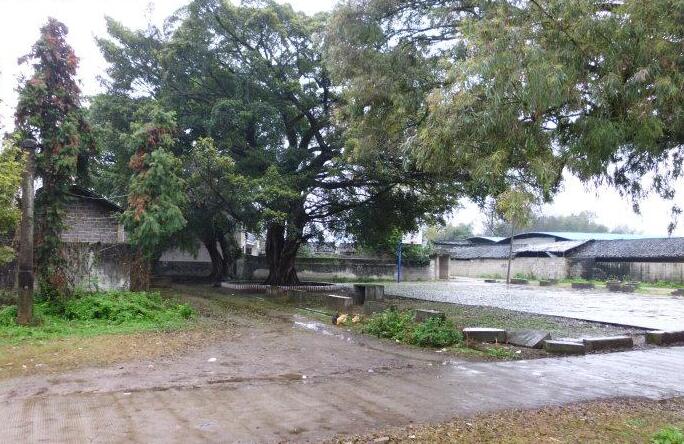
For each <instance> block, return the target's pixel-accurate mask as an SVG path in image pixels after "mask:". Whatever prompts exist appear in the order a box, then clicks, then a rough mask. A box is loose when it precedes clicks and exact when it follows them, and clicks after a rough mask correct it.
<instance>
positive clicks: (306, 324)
mask: <svg viewBox="0 0 684 444" xmlns="http://www.w3.org/2000/svg"><path fill="white" fill-rule="evenodd" d="M293 328H303V329H305V330H310V331H314V332H316V333H320V334H322V335H325V336H332V337H335V338H338V339H341V340H343V341H346V342H354V341H353V340H352V337H351V336H347V335H344V334H335V333H333V332H331V331H330V330H328V328H327V326H326V325H325V324H323V323H321V322H318V321H310V320H306V319H302V320H300V321H297V320H295V321H294V325H293Z"/></svg>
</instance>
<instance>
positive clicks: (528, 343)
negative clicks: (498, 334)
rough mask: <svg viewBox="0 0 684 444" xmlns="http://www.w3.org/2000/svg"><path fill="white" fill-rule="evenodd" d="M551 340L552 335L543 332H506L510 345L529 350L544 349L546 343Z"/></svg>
mask: <svg viewBox="0 0 684 444" xmlns="http://www.w3.org/2000/svg"><path fill="white" fill-rule="evenodd" d="M549 339H551V334H550V333H549V332H547V331H542V330H513V331H507V332H506V341H507V342H508V343H509V344H513V345H517V346H520V347H528V348H542V347H544V341H546V340H549Z"/></svg>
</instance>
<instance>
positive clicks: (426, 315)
mask: <svg viewBox="0 0 684 444" xmlns="http://www.w3.org/2000/svg"><path fill="white" fill-rule="evenodd" d="M431 318H439V319H442V320H444V319H446V315H445V314H444V312H442V311H439V310H427V309H418V310H416V314H415V316H414V317H413V319H414V320H415V321H416V322H418V323H420V322H425V321H427V320H428V319H431Z"/></svg>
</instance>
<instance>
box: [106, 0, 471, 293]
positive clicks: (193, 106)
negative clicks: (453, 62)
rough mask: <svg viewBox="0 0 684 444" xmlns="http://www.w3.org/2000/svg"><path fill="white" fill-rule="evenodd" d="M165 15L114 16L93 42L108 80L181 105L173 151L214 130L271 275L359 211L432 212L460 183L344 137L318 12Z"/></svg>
mask: <svg viewBox="0 0 684 444" xmlns="http://www.w3.org/2000/svg"><path fill="white" fill-rule="evenodd" d="M169 23H170V27H169V28H168V31H167V32H166V33H162V32H159V31H155V30H152V31H151V32H131V31H129V30H126V29H125V28H123V27H122V26H121V25H119V24H118V23H116V22H113V21H111V20H110V21H109V32H110V36H111V38H110V39H108V40H101V41H100V46H101V48H102V50H103V52H104V55H105V58H106V59H107V60H108V61H109V62H110V63H111V69H110V70H109V74H110V76H111V77H112V79H113V81H112V84H111V86H112V88H111V90H112V92H113V93H114V92H118V93H125V94H129V95H132V94H139V93H140V92H141V91H147V92H149V94H151V95H152V96H154V97H156V98H157V99H158V100H159V101H160V103H163V104H164V105H165V106H167V107H168V108H170V109H173V110H174V111H176V113H177V116H178V122H179V125H180V126H181V128H182V130H183V131H182V132H181V137H180V139H181V145H182V146H181V148H180V149H182V150H185V151H186V152H191V150H190V148H189V147H192V146H194V144H195V143H196V142H197V141H198V140H199V139H200V138H202V137H207V136H208V137H211V138H212V139H213V141H214V143H215V146H216V151H215V154H214V155H215V158H216V159H215V160H216V162H214V163H215V164H221V163H222V164H228V163H230V162H234V172H232V171H231V172H230V174H234V173H237V174H239V175H241V176H243V177H245V178H246V180H249V181H250V183H251V184H252V191H253V193H254V194H253V196H254V203H255V205H256V206H257V209H258V210H259V211H258V220H255V219H242V222H243V223H247V224H251V225H254V224H255V222H259V223H260V224H261V226H263V227H264V228H265V230H266V250H267V252H266V253H267V257H268V261H269V277H268V278H267V280H266V282H267V283H271V284H292V283H297V282H298V278H297V274H296V270H295V266H294V261H295V257H296V254H297V251H298V249H299V247H300V246H301V245H303V244H304V243H305V242H306V241H307V240H308V239H310V238H312V237H313V236H316V235H317V234H318V233H320V231H321V230H323V229H339V228H340V227H341V226H343V225H345V222H344V220H345V218H346V217H347V216H348V217H352V216H353V214H354V211H355V210H356V209H359V208H370V207H373V206H374V205H376V204H377V203H378V202H381V201H382V202H391V201H395V202H396V201H407V200H408V201H410V200H413V201H414V202H419V201H423V202H431V203H432V204H433V205H431V206H424V207H422V208H426V211H427V212H434V213H439V212H442V211H444V210H446V209H447V208H448V207H449V206H450V205H451V204H453V199H454V197H455V196H456V195H458V194H459V193H460V192H461V191H462V186H453V185H451V184H445V183H444V182H443V181H442V178H441V177H440V176H439V175H438V174H429V173H425V172H419V171H417V170H416V168H415V163H413V162H411V161H410V160H409V159H407V158H405V157H404V156H402V155H401V154H400V153H397V152H393V153H389V152H388V153H373V154H370V155H366V154H363V153H357V152H356V150H355V147H354V146H350V145H347V144H346V143H345V139H344V138H343V137H342V134H341V132H340V129H339V127H338V126H337V125H336V122H334V111H335V109H336V108H337V106H338V100H339V98H338V94H337V91H338V89H339V88H338V87H335V86H334V85H333V83H332V80H331V78H330V76H329V73H328V70H327V68H326V66H325V64H324V63H323V57H322V53H323V50H322V42H323V35H324V31H325V24H326V21H325V17H321V16H317V17H308V16H305V15H303V14H299V13H295V12H294V11H293V10H292V8H291V7H289V6H282V5H278V4H276V3H274V2H270V1H264V2H253V3H249V5H247V6H242V7H237V6H233V5H231V4H230V3H228V2H223V1H219V0H196V1H193V2H192V3H190V4H189V5H188V6H187V7H186V8H183V9H182V10H180V11H179V12H178V13H177V14H175V15H174V16H173V17H172V20H171V21H170V22H169ZM218 192H219V193H221V194H224V195H226V194H230V193H231V189H220V190H218ZM231 205H232V203H230V202H229V203H228V204H227V205H226V208H225V212H226V213H235V212H233V211H231V208H230V207H231ZM252 214H254V213H252ZM412 214H413V213H412ZM423 215H424V213H423V214H422V215H421V217H423ZM255 216H256V215H255ZM237 217H238V220H240V216H239V215H237ZM414 223H415V222H414Z"/></svg>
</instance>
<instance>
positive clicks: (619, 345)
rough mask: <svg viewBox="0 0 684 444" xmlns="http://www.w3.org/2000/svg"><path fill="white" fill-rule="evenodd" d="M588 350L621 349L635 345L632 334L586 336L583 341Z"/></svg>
mask: <svg viewBox="0 0 684 444" xmlns="http://www.w3.org/2000/svg"><path fill="white" fill-rule="evenodd" d="M582 342H583V343H584V347H585V348H586V350H587V352H593V351H599V350H619V349H628V348H632V347H634V340H633V339H632V337H631V336H610V337H603V338H586V339H584V340H583V341H582Z"/></svg>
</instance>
